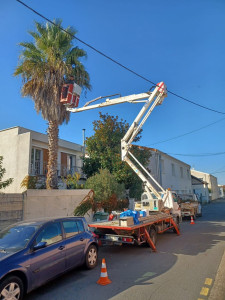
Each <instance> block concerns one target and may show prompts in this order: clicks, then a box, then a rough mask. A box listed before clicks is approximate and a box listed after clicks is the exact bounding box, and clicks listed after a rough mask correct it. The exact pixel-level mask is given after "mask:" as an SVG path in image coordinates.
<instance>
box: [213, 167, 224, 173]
mask: <svg viewBox="0 0 225 300" xmlns="http://www.w3.org/2000/svg"><path fill="white" fill-rule="evenodd" d="M223 168H225V166H223V167H220V168H219V169H216V170H215V171H213V172H211V174H214V173H217V172H218V171H220V170H221V169H223ZM222 172H223V171H222Z"/></svg>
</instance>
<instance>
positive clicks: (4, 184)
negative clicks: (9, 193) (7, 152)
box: [0, 156, 13, 190]
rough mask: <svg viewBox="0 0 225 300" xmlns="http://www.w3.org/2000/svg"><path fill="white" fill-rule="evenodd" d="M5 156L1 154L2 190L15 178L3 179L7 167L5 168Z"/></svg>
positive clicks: (0, 186)
mask: <svg viewBox="0 0 225 300" xmlns="http://www.w3.org/2000/svg"><path fill="white" fill-rule="evenodd" d="M2 164H3V156H0V190H1V189H4V188H6V187H7V186H8V185H10V184H11V183H12V182H13V178H8V179H6V180H4V181H2V179H3V176H4V175H5V172H6V169H5V168H3V165H2Z"/></svg>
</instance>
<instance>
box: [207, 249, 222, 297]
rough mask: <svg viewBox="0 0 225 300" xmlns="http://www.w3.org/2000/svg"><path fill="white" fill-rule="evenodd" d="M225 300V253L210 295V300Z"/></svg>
mask: <svg viewBox="0 0 225 300" xmlns="http://www.w3.org/2000/svg"><path fill="white" fill-rule="evenodd" d="M224 299H225V251H224V254H223V257H222V259H221V262H220V265H219V268H218V271H217V274H216V278H215V282H214V285H213V287H212V290H211V292H210V295H209V299H208V300H224Z"/></svg>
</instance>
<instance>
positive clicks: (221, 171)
mask: <svg viewBox="0 0 225 300" xmlns="http://www.w3.org/2000/svg"><path fill="white" fill-rule="evenodd" d="M218 173H225V170H224V171H220V172H213V173H211V174H218Z"/></svg>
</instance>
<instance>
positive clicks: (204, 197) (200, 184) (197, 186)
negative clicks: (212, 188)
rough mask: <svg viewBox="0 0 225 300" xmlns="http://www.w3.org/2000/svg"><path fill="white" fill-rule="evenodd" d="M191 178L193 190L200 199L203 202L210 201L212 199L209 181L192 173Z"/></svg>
mask: <svg viewBox="0 0 225 300" xmlns="http://www.w3.org/2000/svg"><path fill="white" fill-rule="evenodd" d="M191 180H192V187H193V192H194V194H196V195H197V196H198V199H199V201H200V202H201V203H202V204H207V203H209V200H210V199H209V190H208V183H207V182H206V181H203V180H202V179H200V178H197V177H195V176H193V175H191Z"/></svg>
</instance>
